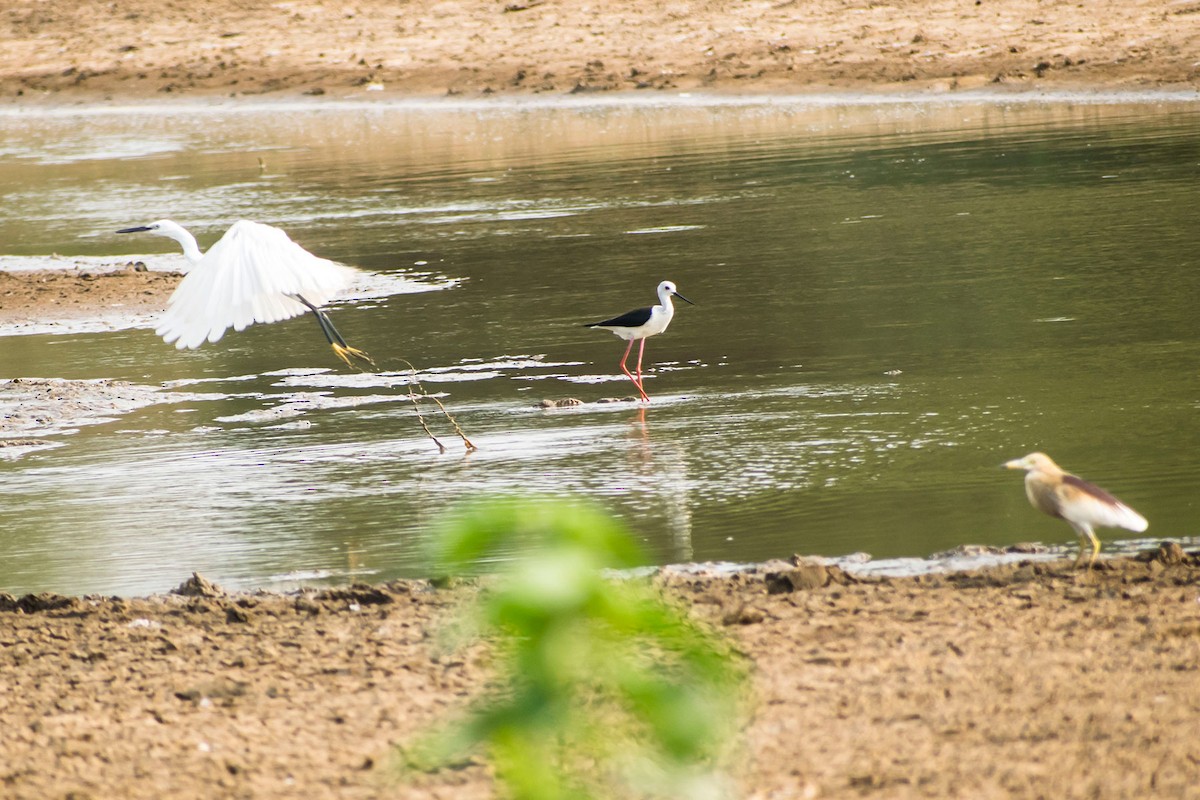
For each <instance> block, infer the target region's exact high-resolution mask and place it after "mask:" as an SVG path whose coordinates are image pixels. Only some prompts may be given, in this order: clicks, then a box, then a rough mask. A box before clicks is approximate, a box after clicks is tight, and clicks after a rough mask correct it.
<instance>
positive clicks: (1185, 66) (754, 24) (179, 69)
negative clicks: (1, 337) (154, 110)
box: [0, 0, 1200, 105]
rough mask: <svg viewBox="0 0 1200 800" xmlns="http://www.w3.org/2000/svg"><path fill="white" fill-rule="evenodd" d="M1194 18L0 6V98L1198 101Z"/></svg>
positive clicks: (1187, 2)
mask: <svg viewBox="0 0 1200 800" xmlns="http://www.w3.org/2000/svg"><path fill="white" fill-rule="evenodd" d="M1198 12H1200V5H1198V4H1197V3H1195V2H1192V1H1191V0H1180V2H1172V3H1167V4H1164V3H1160V2H1151V0H1131V1H1130V2H1126V3H1120V4H1115V3H1106V4H1076V3H1064V2H1038V1H1037V0H1005V2H994V1H993V0H979V1H978V2H968V3H962V2H950V1H949V0H897V2H892V3H874V2H869V3H868V2H860V1H858V0H806V1H805V2H794V1H789V2H735V1H734V0H693V1H692V2H684V1H682V0H651V1H650V2H644V3H620V2H598V3H588V4H578V3H569V2H564V1H562V0H534V1H533V2H509V1H508V0H493V1H492V2H482V3H481V2H465V0H410V2H405V3H403V4H396V3H394V2H388V1H387V0H360V2H355V3H354V4H352V5H350V6H347V5H345V4H342V3H331V2H327V0H307V1H306V2H300V3H272V2H267V0H203V2H198V3H186V4H185V3H178V2H167V3H165V4H164V3H160V2H157V0H125V2H122V3H121V4H119V5H118V6H109V7H105V9H103V10H98V9H96V7H95V6H94V4H90V3H85V2H82V0H13V2H10V3H8V4H6V6H5V9H4V11H3V12H0V40H3V41H4V42H5V47H3V48H0V98H3V101H4V102H7V103H15V104H20V105H28V104H30V103H39V102H58V103H76V102H105V101H111V100H121V99H131V98H174V97H179V96H202V95H208V96H222V97H231V96H232V97H246V96H258V97H262V96H306V97H314V98H320V97H356V96H357V97H364V96H365V97H386V96H410V97H415V96H422V97H444V96H465V97H488V96H493V95H499V94H530V95H532V94H543V95H550V96H554V95H571V94H581V93H601V92H611V91H631V92H649V93H654V92H660V91H697V90H703V91H715V92H735V93H747V92H754V93H796V92H825V91H831V90H832V91H841V90H862V91H868V92H889V93H890V92H896V91H910V90H914V89H916V90H922V91H936V92H954V91H959V90H962V89H974V88H979V87H997V88H1007V89H1016V90H1023V89H1029V88H1035V87H1036V88H1052V87H1057V88H1083V87H1091V88H1095V87H1102V86H1103V87H1110V88H1111V87H1126V88H1147V87H1176V88H1195V87H1196V86H1197V85H1200V67H1198V66H1197V65H1198V63H1200V62H1197V59H1196V54H1197V53H1200V22H1198V21H1200V13H1198Z"/></svg>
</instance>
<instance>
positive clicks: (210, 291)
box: [117, 219, 374, 366]
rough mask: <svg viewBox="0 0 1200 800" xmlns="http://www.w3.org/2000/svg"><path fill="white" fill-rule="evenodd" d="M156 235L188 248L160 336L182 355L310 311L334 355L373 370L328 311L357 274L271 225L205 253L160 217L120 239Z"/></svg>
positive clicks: (246, 227)
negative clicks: (187, 267)
mask: <svg viewBox="0 0 1200 800" xmlns="http://www.w3.org/2000/svg"><path fill="white" fill-rule="evenodd" d="M140 232H146V233H152V234H155V235H156V236H166V237H167V238H168V239H174V240H175V241H177V242H179V244H180V245H182V246H183V254H184V256H185V257H186V258H187V260H188V261H190V262H191V264H192V268H191V269H190V270H188V273H187V275H185V276H184V278H183V280H182V281H180V283H179V286H178V287H176V289H175V292H174V294H172V295H171V299H170V300H169V301H168V303H167V310H166V312H165V313H164V314H163V316H162V320H161V321H160V322H159V325H158V327H157V328H155V330H154V332H155V333H157V334H158V335H159V336H161V337H163V340H164V341H166V342H167V343H168V344H170V343H172V342H174V343H175V346H176V347H177V348H179V349H180V350H182V349H184V348H187V349H191V350H194V349H195V348H197V347H199V346H200V345H201V344H203V343H204V342H205V341H209V342H215V341H217V340H218V339H220V338H221V337H222V336H224V335H225V331H226V330H227V329H229V328H233V329H234V330H235V331H241V330H244V329H245V328H246V327H248V326H250V325H252V324H254V323H255V322H263V323H266V322H278V321H280V320H285V319H291V318H292V317H296V316H299V315H301V314H303V313H305V312H306V311H311V312H312V313H313V314H314V315H315V316H316V318H317V324H319V325H320V326H321V332H322V333H323V334H325V338H326V339H328V340H329V345H330V346H331V347H332V348H333V352H334V353H335V354H336V355H337V357H338V358H340V359H341V360H342V361H344V362H346V365H347V366H353V363H352V362H351V360H350V359H351V358H357V359H361V360H362V361H365V362H367V363H368V364H371V365H372V366H374V362H373V361H371V358H370V356H368V355H367V354H366V353H364V352H363V351H362V350H359V349H357V348H354V347H351V346H350V345H348V344H346V340H345V339H343V338H342V335H341V334H340V333H338V331H337V328H335V327H334V326H333V323H332V322H331V321H330V320H329V317H328V316H327V315H326V314H325V312H324V311H322V310H321V308H320V307H321V306H322V305H324V304H325V303H327V302H329V300H330V299H331V298H332V297H333V296H334V295H335V294H336V293H337V292H338V291H339V290H341V289H343V288H345V287H346V286H347V285H348V284H349V283H350V281H351V280H352V279H353V277H354V270H353V269H351V268H350V267H347V266H344V265H342V264H337V263H335V262H333V261H329V260H328V259H324V258H318V257H317V256H314V255H313V254H312V253H310V252H308V251H307V250H305V249H304V248H303V247H301V246H300V245H298V244H296V243H295V242H293V241H292V240H291V239H290V238H289V237H288V235H287V234H286V233H284V232H283V231H281V230H280V229H279V228H276V227H273V226H271V225H263V224H261V223H258V222H250V221H248V220H240V221H238V222H235V223H234V224H233V225H232V226H231V227H230V228H229V230H228V231H226V232H225V235H224V236H222V237H221V239H220V240H219V241H218V242H217V243H216V244H214V245H213V246H212V247H210V248H209V249H208V252H207V253H201V252H200V248H199V247H198V246H197V245H196V238H195V237H194V236H192V234H190V233H188V231H187V230H186V229H185V228H184V227H183V226H182V225H180V224H178V223H176V222H172V221H171V220H169V219H160V220H158V221H157V222H151V223H150V224H149V225H141V226H138V227H136V228H122V229H121V230H119V231H117V233H140Z"/></svg>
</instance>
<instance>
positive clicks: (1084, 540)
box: [1075, 531, 1100, 572]
mask: <svg viewBox="0 0 1200 800" xmlns="http://www.w3.org/2000/svg"><path fill="white" fill-rule="evenodd" d="M1088 545H1091V551H1092V552H1091V554H1090V556H1091V557H1090V558H1088V565H1087V569H1088V572H1091V571H1092V567H1093V566H1094V565H1095V563H1096V556H1098V555H1100V540H1099V539H1097V538H1096V534H1094V533H1092V532H1091V531H1083V532H1082V533H1080V534H1079V555H1078V556H1076V557H1075V569H1079V565H1080V564H1082V563H1083V559H1084V558H1085V557H1087V556H1088V555H1089V554H1088V551H1087V547H1088Z"/></svg>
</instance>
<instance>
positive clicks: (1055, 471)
mask: <svg viewBox="0 0 1200 800" xmlns="http://www.w3.org/2000/svg"><path fill="white" fill-rule="evenodd" d="M1004 466H1005V467H1006V468H1008V469H1023V470H1025V495H1026V496H1027V497H1028V498H1029V503H1030V504H1031V505H1032V506H1033V507H1034V508H1036V509H1038V510H1039V511H1044V512H1045V513H1047V514H1049V515H1050V516H1052V517H1058V518H1059V519H1061V520H1064V521H1065V522H1066V523H1067V524H1068V525H1070V526H1071V528H1072V529H1074V531H1075V533H1076V535H1078V536H1079V557H1078V558H1076V559H1075V566H1076V567H1078V566H1079V565H1080V563H1082V561H1083V558H1084V555H1085V553H1086V551H1085V550H1084V545H1085V544H1088V543H1090V544H1091V549H1092V557H1091V560H1090V561H1088V569H1091V568H1092V564H1094V563H1095V561H1096V556H1097V554H1099V552H1100V540H1099V539H1097V538H1096V532H1095V531H1094V530H1093V528H1094V527H1096V526H1103V527H1106V528H1124V529H1125V530H1128V531H1134V532H1136V533H1141V532H1142V531H1144V530H1146V528H1147V527H1149V525H1150V523H1148V522H1146V518H1145V517H1143V516H1142V515H1141V514H1139V513H1137V512H1136V511H1134V510H1133V509H1132V508H1130V507H1129V506H1127V505H1125V504H1124V503H1122V502H1121V501H1120V500H1118V499H1117V498H1115V497H1113V496H1112V495H1111V494H1109V493H1108V492H1106V491H1104V490H1103V489H1101V488H1100V487H1099V486H1096V485H1095V484H1093V483H1088V482H1087V481H1085V480H1084V479H1083V478H1080V477H1078V476H1077V475H1072V474H1071V473H1069V472H1065V471H1063V468H1062V467H1060V466H1059V465H1058V464H1055V463H1054V461H1053V460H1051V458H1050V456H1048V455H1046V454H1045V453H1030V454H1029V455H1027V456H1025V457H1024V458H1017V459H1013V460H1012V461H1008V462H1005V464H1004Z"/></svg>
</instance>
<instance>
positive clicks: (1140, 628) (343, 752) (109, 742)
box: [0, 0, 1200, 800]
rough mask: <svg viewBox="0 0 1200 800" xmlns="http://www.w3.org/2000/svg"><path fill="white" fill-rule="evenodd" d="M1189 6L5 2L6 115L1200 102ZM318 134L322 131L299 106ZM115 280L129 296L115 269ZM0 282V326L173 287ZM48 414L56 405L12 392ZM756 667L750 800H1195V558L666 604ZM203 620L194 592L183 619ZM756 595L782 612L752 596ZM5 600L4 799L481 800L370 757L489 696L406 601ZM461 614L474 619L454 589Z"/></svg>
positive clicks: (151, 296) (801, 576) (471, 790)
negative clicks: (836, 98) (1164, 96)
mask: <svg viewBox="0 0 1200 800" xmlns="http://www.w3.org/2000/svg"><path fill="white" fill-rule="evenodd" d="M1198 70H1200V2H1194V1H1193V0H1173V1H1163V0H1155V1H1153V2H1151V1H1150V0H1127V2H1122V3H1111V2H1110V3H1076V2H1072V3H1063V2H1037V0H954V2H950V0H896V1H895V2H891V3H887V2H867V1H866V0H858V1H856V0H811V2H807V1H805V0H767V1H766V2H758V1H756V0H725V1H723V2H716V1H715V0H714V1H713V2H703V1H702V0H698V1H697V2H685V1H684V0H677V1H676V2H657V1H656V0H642V1H641V2H637V3H632V2H627V3H616V2H600V1H594V2H582V1H580V2H577V1H575V0H570V1H569V0H562V1H561V2H560V1H559V0H495V1H494V2H482V1H479V0H477V1H476V2H465V0H459V1H456V0H443V1H441V2H438V0H411V1H410V2H405V1H404V0H386V1H385V0H359V1H356V0H339V2H328V0H296V1H295V2H273V3H272V2H262V1H261V0H195V2H188V3H184V2H177V1H176V0H111V1H110V2H103V3H95V2H84V0H6V2H4V3H3V4H0V98H3V102H4V103H6V104H8V105H10V106H13V107H17V108H20V107H23V106H28V105H33V104H61V103H72V104H73V103H89V102H124V101H127V100H146V99H164V98H173V97H177V96H184V97H228V96H230V95H238V96H241V95H266V96H268V97H295V96H299V95H307V96H310V97H314V98H319V97H321V96H325V97H333V98H340V97H348V96H349V97H361V98H369V97H379V98H388V97H403V96H445V95H463V96H466V97H479V96H485V95H489V94H493V93H498V94H503V93H508V94H532V93H543V94H547V95H551V96H553V95H555V94H559V95H566V94H569V93H572V92H583V91H606V90H631V91H634V92H638V91H641V92H653V91H658V90H670V89H674V90H689V91H691V90H704V91H717V92H748V91H754V92H763V93H771V92H807V91H824V90H830V89H833V90H854V91H867V92H873V91H889V92H891V91H906V90H910V89H913V88H916V89H922V90H928V91H934V92H937V91H946V92H950V91H955V90H959V89H963V88H975V87H982V86H990V87H996V88H997V89H999V90H1005V91H1009V90H1020V89H1028V88H1039V87H1047V88H1147V87H1154V88H1195V87H1196V85H1197V82H1198V81H1200V71H1198ZM317 102H319V100H318V101H317ZM115 266H118V267H119V266H120V265H115ZM83 272H85V271H84V270H75V271H73V272H72V271H68V272H65V273H63V274H57V275H50V274H46V273H36V274H28V273H27V274H10V275H5V274H3V273H0V324H4V323H6V322H14V321H19V320H20V319H30V318H34V319H36V318H39V317H55V318H61V317H70V316H72V315H78V314H88V313H93V312H95V311H98V310H101V309H103V308H106V307H111V306H112V305H113V304H115V303H140V304H142V306H150V307H153V306H158V307H161V306H162V305H163V304H164V303H165V300H166V297H167V295H168V294H169V292H170V291H171V289H172V288H173V285H174V283H175V282H176V281H177V276H170V275H163V274H161V273H143V272H138V271H136V270H134V269H132V268H131V269H129V270H125V269H119V270H118V272H117V274H115V275H113V276H104V277H101V276H99V275H90V276H88V275H84V274H83ZM18 389H21V390H26V389H28V390H29V391H35V392H43V393H44V392H45V391H50V390H52V389H54V387H49V388H48V389H47V388H46V387H40V386H32V387H26V386H24V385H20V386H18ZM662 580H663V583H664V591H665V592H666V593H667V594H668V595H669V596H671V597H672V598H674V599H676V600H678V601H680V602H682V603H685V604H687V605H688V606H689V607H690V608H691V609H692V612H693V613H694V614H695V615H696V616H697V617H698V618H700V619H702V620H704V621H706V622H707V623H711V624H712V625H714V626H716V627H717V628H719V629H721V630H722V631H724V632H725V633H726V634H727V635H728V636H730V637H732V639H733V640H734V642H735V643H736V646H737V648H738V650H739V651H740V652H741V653H742V654H743V657H744V658H745V659H746V660H747V662H748V664H749V665H750V667H751V676H752V677H751V699H750V703H749V705H748V709H747V718H746V722H745V728H744V740H743V741H742V742H741V744H740V749H739V751H738V753H739V755H738V756H737V757H736V758H735V760H734V763H733V764H732V765H731V771H732V773H733V775H734V776H735V778H736V782H737V785H738V787H739V792H740V794H741V795H742V796H745V797H749V798H813V797H849V798H857V797H878V798H907V797H937V798H949V797H959V798H993V797H994V798H1002V797H1003V798H1014V797H1016V798H1101V799H1103V798H1150V797H1153V798H1200V559H1198V558H1197V556H1196V555H1194V554H1193V555H1190V556H1189V555H1183V554H1181V553H1179V552H1178V551H1177V550H1166V551H1164V552H1163V554H1161V555H1160V556H1158V557H1156V558H1154V559H1151V560H1143V561H1134V560H1118V561H1113V562H1104V563H1103V564H1102V568H1100V569H1097V571H1095V572H1094V573H1091V574H1090V575H1086V574H1085V575H1080V574H1076V573H1073V572H1071V571H1070V570H1068V569H1067V565H1066V564H1065V563H1062V564H1059V563H1052V564H1049V565H1046V564H1032V563H1031V564H1025V565H1018V566H1012V567H1003V568H996V569H993V570H991V571H987V572H983V573H966V574H959V575H953V576H943V577H933V578H923V579H891V580H881V581H872V582H860V581H854V580H851V579H848V578H847V577H846V576H844V575H843V574H841V573H839V572H836V571H828V570H824V569H822V568H810V567H803V568H800V569H797V570H795V571H794V572H791V573H787V574H785V575H777V576H775V577H773V578H771V579H769V580H768V579H767V577H766V575H765V574H763V573H761V572H760V573H756V574H749V575H746V576H743V577H740V578H721V579H718V578H712V577H702V576H682V575H675V576H674V577H665V578H663V579H662ZM193 588H194V587H193ZM770 590H774V592H775V593H771V591H770ZM196 591H199V592H200V593H199V594H192V595H187V596H184V595H172V596H167V597H154V598H127V599H117V598H69V597H52V596H39V597H28V598H20V599H17V598H12V597H8V596H5V595H2V594H0V686H3V689H0V731H2V732H3V735H0V797H3V798H30V799H31V800H32V799H33V798H37V800H43V798H76V799H77V800H78V799H80V798H97V799H98V798H116V797H120V798H162V797H171V798H173V799H174V798H177V799H179V800H184V799H185V798H217V797H220V798H225V797H229V798H294V797H304V798H324V797H330V798H375V797H406V798H407V797H414V798H422V797H444V798H465V799H466V800H470V799H471V798H482V797H490V796H492V794H493V791H494V787H493V785H492V783H491V781H490V778H489V775H488V772H487V768H486V765H485V763H484V762H483V761H482V760H477V761H476V762H475V763H473V764H470V765H467V766H465V767H464V768H462V769H458V770H454V771H448V772H445V773H440V774H436V775H431V776H422V777H420V778H419V779H418V780H416V781H415V782H408V783H405V782H399V781H398V779H397V776H396V773H395V772H394V770H393V769H392V767H391V763H392V758H391V752H392V748H393V746H394V745H395V744H396V743H398V742H403V741H406V740H408V739H410V738H411V737H412V736H413V735H414V734H415V733H416V732H418V731H420V730H422V729H424V728H425V727H426V726H427V725H429V724H430V723H432V722H433V721H435V720H438V719H442V718H445V716H446V715H447V712H448V711H449V710H451V709H454V708H456V707H459V706H461V705H462V704H463V703H464V702H465V700H466V699H467V698H468V697H470V696H473V695H474V694H475V693H476V692H478V691H479V690H480V689H481V688H482V687H483V686H484V685H485V683H486V681H487V680H488V678H489V674H490V673H489V668H488V658H487V652H488V651H487V648H486V646H483V645H477V646H475V647H474V648H472V649H470V650H469V651H467V652H466V653H462V654H455V655H450V654H446V653H444V652H442V651H440V650H439V649H438V648H437V647H436V646H435V644H434V641H435V631H436V630H437V629H438V628H439V627H440V625H442V624H443V623H444V622H445V620H446V619H447V618H448V617H449V616H451V615H452V614H453V613H454V611H455V609H456V607H457V606H458V600H459V599H460V598H459V597H458V596H457V595H456V594H455V593H446V592H442V591H435V590H432V589H431V588H429V587H428V586H427V585H424V584H421V583H413V584H399V583H395V584H388V585H386V586H379V587H356V588H351V589H343V590H330V591H326V592H323V593H316V592H309V593H305V594H302V595H295V596H281V595H238V596H227V595H223V594H206V593H205V592H203V591H201V590H200V589H197V590H196ZM460 591H461V590H460Z"/></svg>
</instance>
